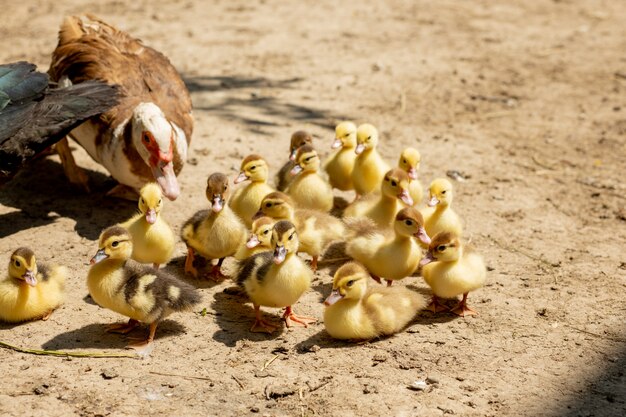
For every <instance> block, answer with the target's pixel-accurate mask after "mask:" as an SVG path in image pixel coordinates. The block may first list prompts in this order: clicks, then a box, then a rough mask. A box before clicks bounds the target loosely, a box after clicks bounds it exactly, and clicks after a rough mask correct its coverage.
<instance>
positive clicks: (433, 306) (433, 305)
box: [426, 297, 449, 313]
mask: <svg viewBox="0 0 626 417" xmlns="http://www.w3.org/2000/svg"><path fill="white" fill-rule="evenodd" d="M426 310H428V311H431V312H433V313H441V312H442V311H448V310H449V309H448V307H446V306H444V305H443V304H440V303H439V300H438V299H437V298H435V297H433V299H432V300H431V302H430V304H428V307H426Z"/></svg>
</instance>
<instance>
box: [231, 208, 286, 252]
mask: <svg viewBox="0 0 626 417" xmlns="http://www.w3.org/2000/svg"><path fill="white" fill-rule="evenodd" d="M274 223H276V222H275V221H274V219H272V218H271V217H267V216H263V217H259V218H257V219H256V220H254V221H253V222H252V229H251V233H250V236H249V237H248V241H247V242H246V244H245V245H244V246H241V247H240V248H239V250H238V251H237V253H236V254H235V259H237V260H243V259H247V258H249V257H251V256H252V255H256V254H257V253H260V252H267V251H269V250H271V249H272V229H273V228H274Z"/></svg>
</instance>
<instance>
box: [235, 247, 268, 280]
mask: <svg viewBox="0 0 626 417" xmlns="http://www.w3.org/2000/svg"><path fill="white" fill-rule="evenodd" d="M273 256H274V254H273V252H271V251H268V252H261V253H257V254H255V255H253V256H251V257H249V258H248V259H245V260H243V261H242V262H240V263H239V269H238V271H237V284H239V285H241V286H243V283H244V282H245V281H246V280H247V279H248V278H250V277H251V276H253V275H256V276H257V277H258V278H262V277H263V276H264V275H265V273H267V269H268V268H269V267H270V266H271V264H272V258H273ZM255 271H256V274H255Z"/></svg>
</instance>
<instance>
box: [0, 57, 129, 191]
mask: <svg viewBox="0 0 626 417" xmlns="http://www.w3.org/2000/svg"><path fill="white" fill-rule="evenodd" d="M2 67H3V66H0V68H2ZM35 74H39V76H38V77H37V80H41V79H42V77H45V79H46V85H47V76H46V75H45V74H41V73H35ZM7 77H8V75H7V76H5V77H4V78H2V79H0V83H2V81H4V85H3V86H2V87H0V89H1V90H2V91H4V92H5V95H7V96H9V98H10V102H9V103H8V105H7V106H6V107H4V108H3V109H1V110H0V183H1V182H4V181H7V180H8V179H10V178H11V177H12V176H13V175H14V174H15V173H16V172H17V170H18V169H19V168H20V167H21V166H22V165H23V164H24V163H26V162H28V161H29V160H30V159H32V158H33V157H34V156H36V155H37V154H39V153H40V152H42V151H43V150H45V149H46V148H48V147H49V146H51V145H53V144H55V143H56V142H58V141H59V140H61V139H62V138H63V137H65V135H67V134H68V133H69V132H71V131H72V129H74V128H75V127H77V126H78V125H80V124H81V123H82V122H84V121H85V120H87V119H89V118H90V117H93V116H96V115H98V114H100V113H103V112H105V111H107V110H108V109H110V108H111V107H113V106H114V105H115V104H117V101H118V88H117V87H116V86H112V85H107V84H104V83H102V82H99V81H90V82H85V83H81V84H78V85H72V86H70V87H66V88H58V89H57V88H46V89H44V91H42V92H41V93H40V94H38V95H33V94H32V92H33V91H35V88H36V87H37V86H39V81H34V82H33V85H31V86H30V87H28V86H21V87H19V86H18V87H19V88H16V89H11V88H9V87H8V84H6V83H7V82H10V81H11V80H12V81H13V82H18V83H20V84H24V83H25V81H24V80H23V79H22V80H20V79H19V78H17V77H8V78H7ZM5 78H6V79H5ZM37 88H38V87H37ZM7 92H8V93H7ZM11 97H14V98H16V100H13V99H12V98H11Z"/></svg>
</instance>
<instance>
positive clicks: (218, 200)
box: [211, 195, 224, 213]
mask: <svg viewBox="0 0 626 417" xmlns="http://www.w3.org/2000/svg"><path fill="white" fill-rule="evenodd" d="M223 208H224V199H223V198H222V196H221V195H214V196H213V205H212V206H211V209H213V211H214V212H215V213H219V212H220V211H222V209H223Z"/></svg>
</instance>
